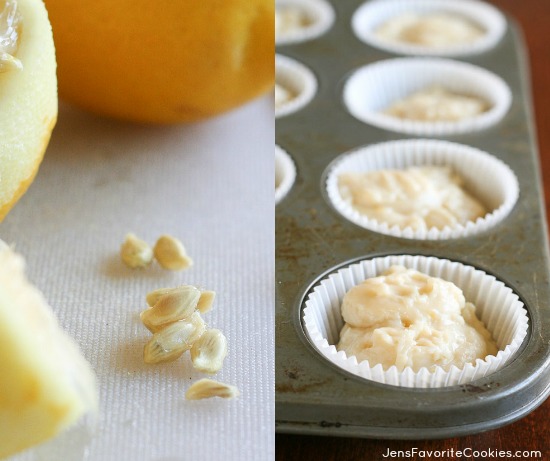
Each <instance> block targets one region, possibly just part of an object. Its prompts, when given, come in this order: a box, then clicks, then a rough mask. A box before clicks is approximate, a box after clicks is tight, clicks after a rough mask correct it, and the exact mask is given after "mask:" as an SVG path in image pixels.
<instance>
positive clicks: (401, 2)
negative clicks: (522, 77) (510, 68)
mask: <svg viewBox="0 0 550 461" xmlns="http://www.w3.org/2000/svg"><path fill="white" fill-rule="evenodd" d="M407 13H413V14H418V15H425V14H429V13H445V14H448V15H450V16H456V17H459V18H464V19H465V20H467V21H469V22H471V23H472V24H474V25H475V26H477V27H478V28H479V29H481V30H482V31H483V32H484V33H483V35H482V36H481V37H480V38H479V39H477V40H474V41H472V42H471V43H457V44H452V45H447V46H440V47H431V46H425V45H419V44H412V43H405V42H394V41H392V42H390V41H388V40H384V39H383V38H381V37H378V36H377V34H376V33H375V31H376V29H377V28H378V27H379V26H380V25H382V24H384V23H385V22H386V21H388V20H391V19H392V18H396V17H398V16H400V15H403V14H407ZM352 27H353V30H354V32H355V34H356V35H357V37H358V38H359V39H360V40H361V41H363V42H365V43H366V44H368V45H371V46H373V47H376V48H379V49H382V50H385V51H389V52H390V53H396V54H402V55H412V56H445V57H452V56H467V55H474V54H479V53H483V52H486V51H489V50H491V49H492V48H494V47H495V46H496V45H497V44H498V43H499V42H500V40H501V39H502V36H503V35H504V32H505V31H506V18H505V17H504V15H503V14H502V13H501V12H500V11H499V10H498V9H496V8H495V7H493V6H492V5H490V4H488V3H485V2H481V1H477V0H375V1H369V2H366V3H364V4H363V5H361V6H360V7H359V8H358V9H357V10H356V12H355V13H354V15H353V17H352Z"/></svg>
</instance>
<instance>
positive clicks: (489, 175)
mask: <svg viewBox="0 0 550 461" xmlns="http://www.w3.org/2000/svg"><path fill="white" fill-rule="evenodd" d="M418 166H448V167H451V168H452V170H453V171H454V172H456V173H457V174H458V175H459V176H461V177H462V179H463V180H464V187H465V189H466V190H467V191H468V192H469V193H470V194H471V195H472V196H474V197H475V198H477V199H478V200H479V201H480V202H481V203H482V204H483V205H484V206H485V208H486V209H487V210H488V213H487V214H486V215H485V216H483V217H481V218H478V219H477V220H476V221H475V222H474V221H470V222H468V223H466V224H465V225H462V224H458V225H456V226H453V227H445V228H443V229H441V230H440V229H437V228H432V229H429V230H427V231H426V230H423V229H417V230H413V229H412V228H410V227H408V228H405V229H401V228H399V227H398V226H390V225H388V224H387V223H384V222H378V221H376V220H375V219H371V218H369V217H367V216H365V215H364V214H361V213H360V212H359V211H357V210H356V209H355V208H353V206H352V205H351V203H349V202H348V201H347V200H345V199H344V198H342V196H341V195H340V191H339V189H338V176H339V175H340V174H342V173H349V172H355V173H360V172H369V171H376V170H387V169H405V168H408V167H418ZM326 188H327V189H326V190H327V194H328V198H329V199H330V202H331V203H332V205H333V206H334V207H335V208H336V210H337V211H338V212H339V213H340V214H341V215H342V216H344V217H345V218H346V219H348V220H349V221H351V222H353V223H355V224H357V225H358V226H361V227H363V228H365V229H369V230H371V231H374V232H378V233H381V234H385V235H391V236H394V237H401V238H409V239H418V240H444V239H452V238H461V237H469V236H472V235H475V234H478V233H480V232H484V231H487V230H489V229H490V228H491V227H493V226H495V225H497V224H498V223H500V222H501V221H502V220H503V219H505V218H506V217H507V216H508V214H509V213H510V211H511V210H512V209H513V208H514V206H515V204H516V202H517V199H518V197H519V184H518V180H517V178H516V175H515V174H514V172H513V171H512V170H511V169H510V167H508V165H506V164H505V163H503V162H502V161H501V160H499V159H497V158H496V157H494V156H493V155H490V154H488V153H486V152H483V151H481V150H479V149H476V148H474V147H470V146H465V145H462V144H457V143H453V142H448V141H440V140H433V139H408V140H400V141H389V142H384V143H380V144H373V145H370V146H366V147H362V148H359V149H357V150H355V151H353V152H351V153H348V154H344V155H343V156H341V157H339V158H337V159H336V160H335V161H334V162H333V164H332V165H331V166H330V167H329V171H328V174H327V180H326Z"/></svg>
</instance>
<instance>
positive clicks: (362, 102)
mask: <svg viewBox="0 0 550 461" xmlns="http://www.w3.org/2000/svg"><path fill="white" fill-rule="evenodd" d="M433 87H440V88H443V89H445V90H447V91H450V92H452V93H456V94H460V95H465V96H470V97H475V98H479V99H480V100H482V101H484V102H485V103H487V105H488V107H489V108H488V109H487V110H486V111H484V112H481V113H479V114H477V115H473V116H470V117H467V118H462V119H460V120H456V121H422V120H411V119H404V118H399V117H396V116H393V115H388V114H385V113H384V111H385V110H386V109H387V108H388V107H390V106H391V105H392V104H394V103H395V102H397V101H401V100H403V99H405V98H407V97H408V96H410V95H411V94H413V93H416V92H418V91H422V90H425V89H428V88H433ZM343 99H344V104H345V106H346V107H347V109H348V110H349V112H350V113H351V115H353V116H354V117H355V118H357V119H358V120H360V121H362V122H364V123H367V124H369V125H373V126H375V127H378V128H382V129H384V130H390V131H395V132H398V133H406V134H413V135H417V136H429V137H438V136H446V135H456V134H461V133H471V132H476V131H481V130H484V129H487V128H489V127H491V126H493V125H495V124H497V123H499V122H500V121H501V120H502V119H503V117H504V116H505V115H506V113H507V112H508V110H509V108H510V105H511V102H512V93H511V91H510V89H509V87H508V85H507V84H506V83H505V82H504V80H502V78H500V77H499V76H497V75H495V74H493V73H492V72H489V71H488V70H486V69H483V68H481V67H478V66H474V65H472V64H468V63H464V62H459V61H453V60H450V59H441V58H395V59H388V60H384V61H378V62H375V63H374V64H368V65H366V66H364V67H361V68H359V69H357V70H356V71H355V72H353V74H352V75H351V77H350V78H349V79H348V80H347V82H346V83H345V85H344V90H343Z"/></svg>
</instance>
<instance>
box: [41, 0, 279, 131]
mask: <svg viewBox="0 0 550 461" xmlns="http://www.w3.org/2000/svg"><path fill="white" fill-rule="evenodd" d="M45 3H46V8H47V9H48V13H49V16H50V22H51V24H52V28H53V34H54V41H55V47H56V54H57V63H58V85H59V93H60V96H61V97H62V98H64V99H66V100H67V101H69V102H72V103H74V104H76V105H78V106H81V107H82V108H85V109H88V110H90V111H93V112H96V113H98V114H102V115H107V116H112V117H116V118H120V119H125V120H131V121H138V122H153V123H177V122H186V121H194V120H200V119H203V118H206V117H210V116H213V115H216V114H219V113H222V112H224V111H227V110H229V109H232V108H234V107H237V106H239V105H241V104H243V103H245V102H247V101H249V100H251V99H253V98H255V97H257V96H259V95H261V94H263V93H265V92H267V91H268V90H270V89H271V88H272V86H273V81H274V58H273V56H274V47H275V45H274V36H275V34H274V14H275V13H274V2H273V0H154V1H151V0H116V1H112V0H94V1H93V2H80V1H74V0H45Z"/></svg>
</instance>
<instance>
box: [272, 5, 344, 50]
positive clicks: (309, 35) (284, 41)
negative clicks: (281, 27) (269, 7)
mask: <svg viewBox="0 0 550 461" xmlns="http://www.w3.org/2000/svg"><path fill="white" fill-rule="evenodd" d="M285 7H296V8H298V9H299V10H300V11H303V12H304V14H305V15H306V17H307V18H308V24H307V26H304V27H303V28H300V29H293V30H289V31H285V32H283V31H280V32H278V31H277V28H276V29H275V44H276V45H290V44H293V43H300V42H305V41H308V40H313V39H315V38H317V37H320V36H321V35H323V34H324V33H325V32H326V31H327V30H329V29H330V27H331V26H332V24H333V23H334V10H333V9H332V6H331V5H330V3H328V2H326V1H325V0H277V1H276V3H275V8H276V9H278V8H285ZM276 14H277V13H276ZM275 21H276V22H275V23H276V24H277V18H276V19H275Z"/></svg>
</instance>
